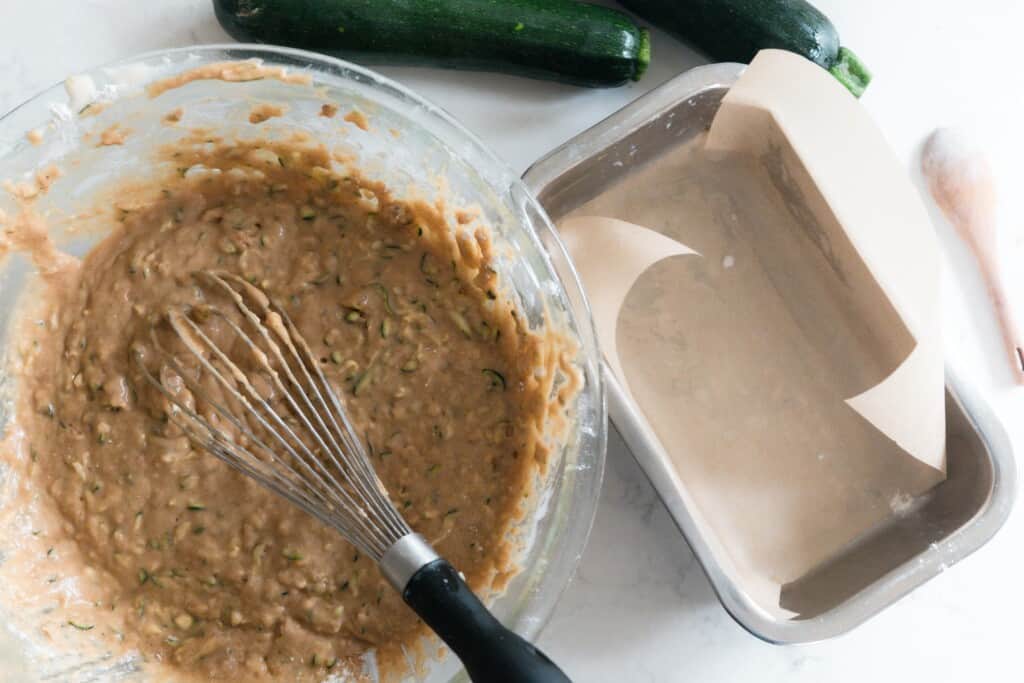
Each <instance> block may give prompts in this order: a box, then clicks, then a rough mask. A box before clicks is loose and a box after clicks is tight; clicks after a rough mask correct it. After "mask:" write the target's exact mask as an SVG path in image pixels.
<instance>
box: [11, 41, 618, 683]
mask: <svg viewBox="0 0 1024 683" xmlns="http://www.w3.org/2000/svg"><path fill="white" fill-rule="evenodd" d="M245 59H259V60H262V62H263V64H264V65H265V66H269V67H273V66H280V67H285V68H287V69H288V70H289V72H293V73H297V72H301V73H304V74H308V75H309V78H310V79H311V81H312V82H311V84H307V85H302V84H294V83H285V82H282V81H280V80H273V79H263V80H251V81H244V82H225V81H223V80H197V81H194V82H192V83H189V84H187V85H184V86H182V87H178V88H174V89H171V90H168V91H166V92H164V93H163V94H161V95H159V96H157V97H155V98H151V97H149V96H148V95H147V94H146V93H145V86H146V85H147V84H148V83H152V82H154V81H156V80H160V79H164V78H167V77H169V76H172V75H175V74H177V73H181V72H183V71H186V70H190V69H194V68H196V67H200V66H203V65H207V64H212V63H217V62H223V61H228V60H245ZM325 101H331V102H334V103H336V104H338V105H339V106H340V113H339V117H338V118H335V119H330V118H325V117H322V116H319V115H318V114H319V112H320V108H321V106H322V105H323V104H324V102H325ZM256 102H260V103H264V102H268V103H280V104H286V105H287V111H286V112H285V113H284V114H283V115H282V116H281V117H279V118H275V119H273V120H272V121H270V122H267V123H266V124H263V125H262V126H261V127H260V130H259V132H258V133H257V132H256V129H255V128H254V127H253V126H252V125H251V124H250V123H249V122H248V115H249V113H250V111H251V108H252V106H253V104H254V103H256ZM177 107H182V108H183V111H184V116H183V119H182V122H181V124H179V126H180V127H172V126H166V125H162V123H161V121H162V118H163V117H164V116H165V115H166V114H167V113H168V112H169V111H171V110H174V109H176V108H177ZM353 107H355V108H357V109H358V110H359V111H361V112H363V113H364V114H365V115H366V116H367V117H369V119H370V122H371V125H370V127H369V130H365V131H364V130H361V129H358V128H356V127H355V126H351V125H344V124H343V122H342V121H341V119H340V116H341V115H343V114H344V113H345V112H347V111H348V110H350V109H351V108H353ZM114 122H117V123H119V124H120V125H121V126H122V127H123V128H125V129H127V130H129V131H130V133H129V135H128V136H127V138H126V139H125V141H124V143H123V144H121V145H115V146H96V144H95V141H96V139H97V138H98V135H99V132H100V131H103V130H104V129H106V128H107V127H109V126H110V125H111V124H112V123H114ZM196 126H202V127H205V128H207V129H209V130H210V131H211V132H212V133H213V134H214V135H221V136H225V137H231V136H233V135H236V134H237V135H242V136H243V137H245V136H255V135H258V134H259V135H265V134H266V131H267V130H269V131H272V132H271V136H279V135H287V134H290V133H293V132H295V131H304V132H306V133H308V134H310V135H312V136H313V137H314V138H315V139H316V140H318V141H320V142H323V143H324V144H326V145H327V146H328V148H341V149H342V150H344V151H345V152H346V153H349V154H352V155H354V156H355V158H356V159H358V162H357V163H358V165H359V166H360V168H361V169H362V170H363V171H364V173H365V174H366V175H368V176H369V177H371V178H374V179H379V180H382V181H384V182H385V183H386V184H387V185H388V186H389V187H390V188H392V190H393V191H395V192H396V194H398V195H399V196H401V195H402V194H403V192H412V191H415V192H418V193H419V194H420V195H424V196H426V197H428V198H434V197H438V196H439V195H440V194H442V193H444V195H445V196H447V197H448V198H449V199H450V200H451V205H453V206H459V205H462V206H466V205H475V206H477V207H479V209H480V210H481V212H482V215H483V216H484V218H485V222H486V223H488V224H489V225H490V227H491V229H492V232H493V235H494V241H495V244H496V246H498V247H499V249H498V250H497V251H498V253H499V261H498V270H499V271H500V273H501V275H502V280H503V282H504V283H505V284H506V286H507V287H508V288H509V294H511V295H513V296H514V297H515V298H516V299H517V300H518V304H519V306H520V309H521V311H522V312H523V313H525V315H526V318H527V319H528V320H529V322H530V325H531V326H532V327H534V328H535V329H538V330H541V329H549V330H555V331H558V332H562V333H565V334H567V335H569V336H570V338H572V339H574V340H575V341H576V342H577V345H578V351H577V353H576V356H575V364H576V365H577V367H578V369H579V371H580V372H581V373H582V376H583V378H584V382H583V386H582V389H581V391H580V392H579V394H578V395H577V397H576V399H575V401H574V404H573V405H572V406H570V409H571V410H570V415H569V428H568V429H567V430H566V431H565V434H564V435H563V436H560V437H556V438H555V439H554V442H553V443H552V444H551V445H552V446H553V447H554V448H553V449H552V453H553V457H552V459H551V463H550V466H549V467H548V469H547V472H546V473H545V474H544V475H543V477H542V478H541V480H539V481H538V482H537V488H538V489H539V491H541V492H542V495H540V496H537V497H536V499H537V500H538V503H537V504H536V505H535V506H534V508H533V509H532V510H531V511H530V512H529V514H528V515H527V516H526V519H525V521H524V523H523V524H522V528H521V529H520V530H519V533H518V534H517V535H518V537H519V538H521V539H522V541H523V543H522V552H521V555H520V557H519V566H521V568H522V571H521V572H520V573H519V574H518V575H517V576H516V577H515V579H514V580H513V581H512V582H511V583H510V585H509V586H508V588H507V590H505V591H504V593H503V594H501V595H500V596H496V597H494V599H493V600H492V601H491V608H492V609H493V611H494V613H495V614H496V615H497V617H498V618H499V619H501V620H502V621H503V622H504V623H506V624H507V625H509V626H511V627H512V628H514V629H515V630H516V631H517V632H519V633H520V634H522V635H524V636H526V637H528V638H533V637H535V636H536V635H537V634H538V632H539V630H540V629H541V627H542V626H543V625H544V623H545V621H546V620H547V618H548V617H549V615H550V614H551V612H552V610H553V609H554V606H555V603H556V602H557V600H558V598H559V596H560V594H561V593H562V591H563V589H564V588H565V586H566V585H567V583H568V581H569V579H570V577H571V576H572V573H573V571H574V570H575V568H576V566H577V564H578V562H579V559H580V555H581V553H582V552H583V548H584V545H585V543H586V540H587V536H588V534H589V531H590V527H591V524H592V522H593V517H594V512H595V508H596V506H597V499H598V494H599V491H600V486H601V477H602V473H603V470H604V455H605V445H606V436H607V434H606V432H607V427H606V424H607V423H606V414H605V405H604V393H603V388H602V384H601V374H600V365H599V355H598V350H597V346H596V341H595V337H594V332H593V327H592V322H591V318H590V312H589V310H588V308H587V304H586V300H585V298H584V296H583V293H582V290H581V288H580V283H579V281H578V280H577V278H576V275H575V272H574V271H573V268H572V265H571V263H570V261H569V259H568V257H567V255H566V253H565V251H564V249H563V247H562V245H561V243H560V242H559V241H558V238H557V236H556V234H555V231H554V228H553V227H552V225H551V223H550V222H549V220H548V219H547V217H546V216H545V214H544V211H543V210H542V209H541V208H540V206H539V205H538V204H537V202H536V201H535V200H534V199H533V197H531V196H530V194H529V193H528V191H527V190H526V189H525V187H524V186H523V184H522V183H521V182H520V181H519V179H518V178H517V177H516V176H515V175H514V174H513V173H511V171H510V170H509V169H508V168H507V167H506V166H505V165H504V164H503V163H502V162H500V161H499V160H498V159H497V158H495V156H494V155H493V154H491V153H490V152H489V151H487V149H485V148H484V146H483V145H482V144H481V143H480V142H479V140H477V139H476V138H475V137H474V136H473V135H472V134H471V133H469V132H468V131H467V130H466V129H465V128H463V127H462V126H460V125H459V124H458V123H457V122H456V121H454V120H453V119H452V118H451V117H450V116H449V115H448V114H446V113H445V112H444V111H442V110H441V109H439V108H438V107H436V106H434V105H433V104H430V103H429V102H426V101H425V100H423V99H422V98H420V97H418V96H417V95H415V94H414V93H412V92H410V91H409V90H408V89H406V88H404V87H402V86H401V85H399V84H397V83H394V82H392V81H390V80H388V79H386V78H383V77H381V76H379V75H377V74H375V73H373V72H372V71H368V70H366V69H363V68H360V67H358V66H355V65H352V64H348V63H346V62H342V61H339V60H337V59H332V58H329V57H324V56H321V55H316V54H311V53H307V52H303V51H299V50H289V49H282V48H273V47H266V46H246V45H232V46H207V47H194V48H183V49H177V50H170V51H164V52H157V53H151V54H146V55H142V56H140V57H134V58H131V59H128V60H124V61H122V62H118V63H115V64H111V65H108V66H105V67H101V68H98V69H95V70H92V71H90V72H87V73H84V74H82V75H80V76H77V77H75V78H73V79H70V80H69V81H68V82H66V83H65V84H61V85H56V86H54V87H52V88H50V89H48V90H46V91H44V92H42V93H40V94H39V95H37V96H36V97H33V98H32V99H31V100H29V101H27V102H25V103H24V104H22V105H21V106H19V107H18V108H16V109H14V110H13V111H11V112H10V113H8V114H7V115H5V116H4V117H3V118H2V119H0V180H3V179H10V180H13V181H18V180H22V179H27V178H31V177H32V176H33V175H34V174H35V173H36V172H37V171H38V170H39V169H41V168H45V167H47V166H48V165H50V164H57V165H58V166H60V168H61V169H62V171H63V173H64V174H63V176H62V177H61V178H60V179H59V180H57V181H56V182H55V183H54V185H53V186H52V187H51V188H50V190H49V192H48V193H46V194H45V195H43V196H41V197H40V198H39V199H37V200H36V206H37V208H38V209H39V210H43V211H54V212H58V213H60V212H66V213H72V212H74V211H75V210H76V209H81V208H83V207H84V206H87V205H88V204H89V201H90V198H91V197H93V196H94V195H95V194H96V193H97V192H99V191H101V190H102V189H103V188H105V187H108V186H110V184H111V183H116V182H118V181H120V180H123V179H125V178H133V177H134V178H142V177H146V176H147V175H150V174H152V173H153V172H154V168H153V162H152V161H151V154H150V153H151V152H152V150H153V149H154V148H155V146H157V145H160V144H163V143H166V142H170V141H172V140H175V139H177V138H178V137H179V136H181V135H182V130H181V127H188V128H191V127H196ZM33 130H37V131H39V132H40V133H42V141H41V142H40V141H39V140H38V139H36V140H34V141H32V140H30V139H29V137H34V135H33V136H28V135H27V133H28V132H29V131H33ZM87 135H88V136H89V138H86V136H87ZM442 179H443V180H442ZM0 195H2V196H0V209H2V210H4V211H6V212H7V213H8V214H9V215H13V214H14V213H15V212H16V210H17V207H16V206H15V205H14V203H13V200H12V198H11V197H10V196H9V195H8V194H7V193H2V192H0ZM54 237H55V239H56V240H57V242H58V244H59V245H61V246H62V247H63V248H64V249H66V250H68V251H70V252H72V253H76V254H83V253H85V252H86V251H87V250H88V249H89V247H90V246H92V245H93V244H95V243H96V241H97V240H98V239H100V238H101V237H102V235H97V234H92V233H89V234H85V233H81V232H76V231H75V230H74V229H71V230H66V229H57V230H56V232H55V234H54ZM32 274H33V268H32V267H31V265H30V264H29V262H28V261H27V259H25V258H24V257H23V256H21V255H18V254H12V255H10V256H8V257H7V258H5V259H3V261H2V262H0V328H2V329H7V328H8V327H9V325H10V323H11V321H12V319H13V318H14V317H15V314H16V311H17V304H18V300H19V295H20V294H21V293H22V291H23V289H24V288H25V287H26V286H27V285H28V284H29V283H30V282H31V277H32ZM7 336H8V335H4V337H5V340H4V342H3V346H2V347H0V348H2V349H3V350H6V349H7V348H8V346H9V344H8V343H7V342H8V341H9V340H7V339H6V337H7ZM5 380H7V381H6V382H5ZM4 385H6V386H7V387H8V389H10V388H12V387H14V386H16V383H14V382H12V381H10V378H7V377H2V376H0V386H4ZM11 419H12V403H11V400H10V396H8V397H7V400H6V401H5V402H3V406H2V408H0V427H6V426H7V425H8V424H10V422H11ZM15 476H16V475H14V473H12V471H11V470H10V469H6V470H4V469H3V466H2V463H0V482H2V483H3V487H6V488H8V490H9V487H11V486H12V484H13V481H14V478H15ZM5 502H6V504H7V505H10V502H9V496H8V497H6V498H5V497H3V496H2V492H0V509H2V506H3V505H4V504H5ZM311 523H312V522H311ZM11 538H13V535H12V534H7V533H4V530H0V561H2V557H3V556H4V548H3V545H4V544H5V543H10V542H13V541H11V540H10V539H11ZM3 614H4V606H3V605H0V622H2V623H6V619H5V618H4V616H3ZM8 614H10V611H9V610H8ZM21 616H23V617H24V616H25V615H21ZM0 640H5V642H3V643H0V679H2V680H34V679H37V678H38V679H42V678H45V677H50V679H51V680H53V679H54V678H53V677H54V676H55V677H56V679H59V680H77V679H81V680H129V679H130V680H145V679H146V678H147V676H146V675H145V673H144V672H139V671H136V670H135V668H136V667H135V666H134V665H133V664H132V663H131V662H127V663H126V662H120V663H117V662H115V661H113V660H111V659H109V658H108V659H106V660H94V659H87V658H86V657H85V655H83V654H79V653H76V652H71V653H70V654H69V653H68V652H67V651H63V652H61V651H60V650H61V648H60V647H59V644H57V645H52V644H47V643H44V642H41V639H40V638H38V637H36V636H35V635H33V634H32V633H31V632H29V633H27V634H21V635H18V636H15V635H12V634H10V633H8V635H6V636H4V637H3V638H0ZM459 671H460V667H459V665H458V662H457V661H456V660H455V659H454V658H453V657H447V658H446V659H443V660H441V661H437V662H433V663H432V665H431V666H430V669H429V675H428V677H427V680H430V681H442V680H451V679H452V678H453V677H456V676H457V675H459ZM28 672H31V673H28Z"/></svg>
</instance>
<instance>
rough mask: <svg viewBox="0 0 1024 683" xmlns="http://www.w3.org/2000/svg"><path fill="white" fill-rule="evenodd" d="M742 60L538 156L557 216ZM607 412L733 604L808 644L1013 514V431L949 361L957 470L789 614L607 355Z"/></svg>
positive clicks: (958, 553) (740, 616)
mask: <svg viewBox="0 0 1024 683" xmlns="http://www.w3.org/2000/svg"><path fill="white" fill-rule="evenodd" d="M742 68H743V67H742V66H741V65H736V64H716V65H711V66H706V67H700V68H696V69H693V70H691V71H689V72H686V73H684V74H682V75H680V76H678V77H677V78H675V79H673V80H671V81H669V82H668V83H666V84H664V85H662V86H660V87H659V88H657V89H655V90H653V91H651V92H650V93H649V94H647V95H645V96H643V97H641V98H640V99H638V100H636V101H635V102H633V103H632V104H630V105H629V106H627V107H625V108H624V109H622V110H620V111H618V112H616V113H615V114H613V115H612V116H610V117H609V118H607V119H605V120H604V121H602V122H601V123H599V124H597V125H596V126H594V127H593V128H591V129H590V130H587V131H585V132H583V133H581V134H580V135H578V136H577V137H575V138H573V139H572V140H570V141H569V142H567V143H565V144H564V145H562V146H561V147H559V148H558V149H556V150H554V151H553V152H551V153H550V154H548V155H547V156H545V157H544V158H542V159H541V160H539V161H538V162H536V163H535V164H534V165H533V166H532V167H531V168H530V169H529V170H528V171H527V172H526V174H525V175H524V177H523V179H524V180H525V182H526V184H527V186H528V187H530V189H531V190H532V191H533V192H534V193H535V196H536V197H537V198H538V199H539V200H540V202H541V204H542V205H543V206H544V207H545V208H546V210H547V212H548V214H549V215H550V217H551V219H552V221H554V222H556V223H557V222H558V221H559V220H561V219H562V218H563V217H565V216H566V215H567V214H568V213H570V212H571V211H573V210H574V209H576V208H578V207H579V206H581V205H583V204H585V203H586V202H588V201H590V200H591V199H593V198H595V197H596V196H598V195H600V194H601V193H602V192H603V191H604V190H605V189H607V188H609V187H611V186H613V185H615V184H616V183H618V182H619V181H621V180H622V179H623V178H625V177H626V176H628V175H629V174H631V173H633V172H635V171H636V170H638V169H639V168H641V167H643V166H644V165H645V164H646V163H647V162H649V161H651V160H652V159H654V158H656V157H658V156H660V155H662V154H664V153H665V152H666V151H668V150H670V149H672V148H673V147H674V146H677V145H680V144H683V143H684V142H686V141H688V140H690V139H691V138H693V137H694V136H696V135H698V134H699V133H701V132H703V131H706V130H707V129H708V128H709V127H710V125H711V121H712V118H713V117H714V115H715V112H716V111H717V110H718V106H719V103H720V101H721V99H722V97H723V96H724V95H725V93H726V92H727V91H728V89H729V87H730V85H731V84H732V83H734V82H735V81H736V79H737V78H738V76H739V74H740V72H741V71H742ZM604 375H605V378H606V379H607V383H608V388H609V393H608V399H609V406H608V407H609V413H610V414H611V417H612V420H613V421H614V423H615V425H616V427H617V428H618V429H619V431H620V432H621V433H622V435H623V437H624V438H625V440H626V443H628V444H629V446H630V448H631V449H632V451H633V455H634V457H635V458H636V460H637V462H638V463H639V464H640V467H641V468H642V469H643V470H644V472H645V473H646V475H647V477H648V478H649V479H650V481H651V483H652V484H653V485H654V487H655V489H656V490H657V491H658V494H659V495H660V496H661V498H662V500H663V501H664V503H665V506H666V507H667V508H668V510H669V513H670V514H671V515H672V517H673V518H674V519H675V521H676V524H677V525H678V526H679V528H680V530H681V531H682V533H683V535H684V536H685V537H686V539H687V541H688V542H689V544H690V546H691V547H692V549H693V551H694V553H695V554H696V556H697V558H698V560H699V561H700V563H701V565H702V566H703V567H704V571H705V573H706V574H707V576H708V579H709V580H710V581H711V584H712V585H713V587H714V590H715V592H716V593H717V595H718V598H719V600H720V601H721V602H722V605H723V606H724V607H725V609H726V610H728V612H729V613H730V614H731V615H732V616H733V618H735V619H736V621H737V622H739V624H740V625H742V626H743V627H744V628H745V629H747V630H748V631H750V632H751V633H752V634H754V635H755V636H758V637H759V638H762V639H764V640H767V641H770V642H774V643H802V642H810V641H816V640H821V639H824V638H829V637H832V636H836V635H838V634H841V633H843V632H845V631H848V630H850V629H852V628H853V627H855V626H857V625H858V624H860V623H862V622H863V621H865V620H866V619H868V618H869V617H871V616H872V615H874V614H876V613H877V612H879V611H880V610H882V609H884V608H885V607H887V606H888V605H891V604H892V603H894V602H895V601H896V600H898V599H899V598H900V597H902V596H904V595H906V594H907V593H909V592H910V591H911V590H913V589H914V588H916V587H918V586H920V585H921V584H923V583H924V582H926V581H928V580H929V579H930V578H932V577H933V576H935V575H936V574H939V573H940V572H942V571H944V570H945V569H947V568H949V567H950V566H951V565H953V564H955V563H956V562H958V561H960V560H961V559H963V558H964V557H966V556H967V555H969V554H970V553H972V552H973V551H975V550H976V549H978V548H979V547H980V546H981V545H982V544H984V543H985V542H986V541H988V540H989V538H991V537H992V535H993V534H994V533H995V532H996V531H997V530H998V529H999V527H1000V526H1001V525H1002V524H1003V522H1004V521H1005V520H1006V517H1007V516H1008V514H1009V511H1010V507H1011V504H1012V500H1013V496H1014V478H1015V469H1014V464H1013V455H1012V449H1011V446H1010V442H1009V439H1008V438H1007V435H1006V432H1005V431H1004V429H1003V428H1002V426H1001V425H1000V424H999V422H998V420H997V419H996V417H995V415H994V414H993V412H992V411H991V409H990V408H989V407H988V406H987V405H986V403H985V402H984V401H983V400H982V399H981V398H980V397H979V396H978V395H976V394H975V392H973V391H972V390H971V388H970V387H968V386H966V385H964V384H962V383H961V382H960V381H958V379H957V377H956V375H955V373H954V372H952V371H951V370H950V369H949V365H948V363H947V368H946V392H947V395H946V419H947V435H946V439H947V458H948V464H947V468H948V478H947V480H946V481H945V482H943V483H942V484H941V485H939V486H938V487H937V488H936V489H934V490H933V491H932V492H930V493H929V494H928V495H927V496H926V497H925V498H924V499H923V500H922V501H920V504H919V505H918V506H917V507H916V508H915V509H914V510H913V511H911V512H910V513H908V514H907V515H905V516H902V517H899V518H898V519H896V518H894V519H893V520H892V521H891V522H890V523H888V524H887V525H885V526H884V527H883V528H880V529H877V530H875V531H874V532H873V533H872V534H870V536H869V537H867V538H864V539H862V540H861V541H859V542H858V543H856V544H854V545H853V546H851V547H849V548H848V549H847V550H846V551H845V552H844V553H842V554H841V555H840V556H839V557H837V558H836V559H835V560H833V561H831V562H830V563H829V564H828V565H827V566H825V567H822V568H820V569H818V570H816V571H815V572H814V573H812V574H810V575H807V576H805V577H803V578H801V579H800V580H799V581H796V582H794V583H791V584H789V585H787V586H784V587H783V590H782V595H781V601H780V602H781V604H780V606H781V607H783V608H785V609H787V610H789V611H791V612H795V613H796V614H797V615H798V616H796V617H794V618H790V619H784V618H780V617H776V616H773V615H771V614H769V613H768V612H766V611H765V610H764V609H762V608H761V607H760V606H759V605H758V604H756V603H755V601H754V600H753V599H752V597H751V595H750V594H748V592H746V591H745V590H744V586H741V585H738V584H737V583H736V582H735V581H733V580H731V579H730V578H729V576H728V575H727V574H726V572H725V571H724V570H723V563H722V560H723V558H721V557H720V556H718V555H716V552H717V551H716V550H715V549H714V547H713V545H712V544H711V543H710V542H709V539H707V538H706V537H704V536H703V535H702V533H701V531H700V529H699V528H698V526H697V524H696V522H695V519H694V515H693V511H692V510H691V509H690V508H689V507H688V504H687V497H686V495H685V492H684V491H680V490H679V488H677V486H676V485H675V484H674V483H673V477H672V476H671V475H670V472H669V466H668V465H667V463H666V460H665V459H664V458H663V457H661V456H660V454H659V448H660V447H659V446H658V444H657V440H656V439H655V438H654V436H653V433H652V432H651V431H650V429H649V427H648V426H647V423H646V420H644V418H643V417H642V416H641V415H640V414H639V413H638V412H636V411H635V409H634V407H633V405H632V404H631V403H630V402H629V400H628V399H627V398H626V395H625V393H624V392H623V390H622V387H621V385H620V384H619V383H618V381H617V380H616V378H615V377H614V375H613V373H612V372H611V371H610V370H609V369H608V367H607V365H606V366H605V369H604Z"/></svg>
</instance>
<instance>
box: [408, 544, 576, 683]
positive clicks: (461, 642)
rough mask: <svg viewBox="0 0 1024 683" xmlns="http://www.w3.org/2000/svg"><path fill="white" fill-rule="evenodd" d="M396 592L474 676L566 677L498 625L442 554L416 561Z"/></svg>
mask: <svg viewBox="0 0 1024 683" xmlns="http://www.w3.org/2000/svg"><path fill="white" fill-rule="evenodd" d="M402 597H403V598H405V601H406V602H407V603H408V604H409V606H410V607H412V608H413V609H414V610H415V611H416V614H418V615H420V618H421V619H423V621H425V622H426V624H427V625H428V626H430V628H432V629H433V630H434V632H435V633H437V635H439V636H440V637H441V639H442V640H443V641H444V642H445V643H447V644H448V647H450V648H451V649H452V651H453V652H455V654H456V655H458V657H459V659H461V660H462V664H463V665H464V666H465V667H466V671H467V673H469V677H470V678H471V679H473V680H474V681H477V682H486V683H571V682H570V680H569V677H568V676H566V675H565V674H564V673H562V670H561V669H559V668H558V667H557V666H555V664H554V662H552V661H551V660H550V659H548V658H547V656H546V655H545V654H544V653H543V652H541V651H540V650H538V649H537V648H536V647H534V646H533V645H532V644H530V643H529V642H527V641H526V640H524V639H523V638H520V637H519V636H518V635H516V634H515V633H513V632H512V631H510V630H508V629H507V628H505V627H504V626H502V625H501V623H500V622H499V621H498V620H497V619H495V618H494V615H492V614H491V613H490V612H489V611H488V610H487V608H486V607H484V605H483V603H481V602H480V600H479V599H478V598H477V597H476V596H475V595H474V594H473V591H471V590H470V589H469V586H467V585H466V582H465V581H463V580H462V577H460V576H459V573H458V572H457V571H455V569H454V568H453V567H452V566H451V565H450V564H448V562H446V561H445V560H434V561H433V562H431V563H429V564H426V565H424V566H423V567H421V568H420V569H419V571H417V572H416V573H415V574H414V575H413V577H412V578H411V579H410V580H409V582H408V583H407V584H406V586H405V590H404V591H403V593H402Z"/></svg>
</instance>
